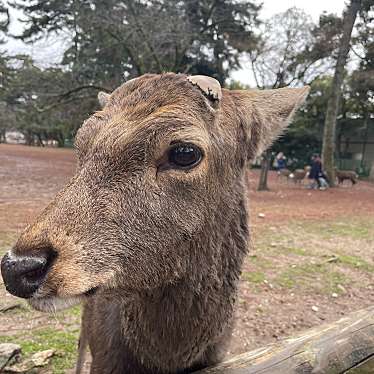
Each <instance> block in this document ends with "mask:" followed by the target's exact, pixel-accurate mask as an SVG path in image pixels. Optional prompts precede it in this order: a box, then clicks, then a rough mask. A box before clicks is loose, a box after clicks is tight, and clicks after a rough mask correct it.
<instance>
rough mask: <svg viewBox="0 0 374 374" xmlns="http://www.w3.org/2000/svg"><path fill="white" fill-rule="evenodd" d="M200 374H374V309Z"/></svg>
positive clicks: (245, 355)
mask: <svg viewBox="0 0 374 374" xmlns="http://www.w3.org/2000/svg"><path fill="white" fill-rule="evenodd" d="M198 373H201V374H312V373H313V374H369V373H370V374H373V373H374V306H373V307H370V308H367V309H363V310H360V311H358V312H355V313H352V314H350V315H348V316H347V317H344V318H342V319H340V320H339V321H336V322H334V323H330V324H325V325H322V326H319V327H316V328H314V329H312V330H309V331H307V332H304V333H302V334H300V335H298V336H296V337H291V338H289V339H285V340H282V341H280V342H277V343H275V344H270V345H267V346H265V347H263V348H260V349H257V350H255V351H251V352H247V353H244V354H241V355H239V356H236V357H234V358H232V359H230V360H228V361H225V362H223V363H221V364H219V365H217V366H215V367H211V368H208V369H205V370H201V371H199V372H198Z"/></svg>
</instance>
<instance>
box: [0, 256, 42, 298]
mask: <svg viewBox="0 0 374 374" xmlns="http://www.w3.org/2000/svg"><path fill="white" fill-rule="evenodd" d="M48 265H49V261H48V255H47V253H42V254H38V255H37V256H36V255H32V256H31V255H30V256H16V255H14V254H12V253H10V252H8V253H7V254H6V255H5V256H4V257H3V259H2V260H1V275H2V276H3V279H4V284H5V287H6V289H7V291H8V292H10V293H11V294H12V295H14V296H18V297H23V298H25V299H28V298H30V297H31V296H32V295H33V293H34V292H35V291H36V290H37V289H38V288H39V286H40V285H41V283H42V281H43V279H44V278H45V276H46V274H47V272H48V267H49V266H48Z"/></svg>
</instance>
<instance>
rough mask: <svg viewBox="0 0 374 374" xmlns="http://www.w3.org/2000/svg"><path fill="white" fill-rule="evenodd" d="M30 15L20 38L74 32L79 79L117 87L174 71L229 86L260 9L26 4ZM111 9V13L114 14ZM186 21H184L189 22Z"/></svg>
mask: <svg viewBox="0 0 374 374" xmlns="http://www.w3.org/2000/svg"><path fill="white" fill-rule="evenodd" d="M16 4H17V7H18V8H19V9H21V10H22V11H23V12H24V13H25V15H26V16H27V22H26V25H27V26H26V29H25V31H24V32H23V34H22V35H20V37H21V38H22V39H23V40H25V41H34V40H36V39H38V38H41V37H43V36H44V35H45V34H47V35H51V34H53V33H57V34H61V33H68V35H69V37H70V47H69V48H68V49H67V50H66V51H65V54H64V59H63V61H62V63H63V64H64V65H69V66H70V67H71V69H72V71H73V72H75V74H76V77H77V79H78V80H80V81H83V82H85V84H86V83H87V82H90V83H92V82H95V83H96V84H103V83H104V82H109V83H106V84H107V85H108V84H109V85H110V86H111V87H112V88H114V87H116V86H118V84H119V83H120V82H121V81H122V79H123V74H125V77H126V78H127V77H128V78H132V77H134V76H138V75H141V74H144V73H162V72H164V71H174V72H182V73H191V74H196V73H200V74H208V75H213V76H214V77H216V78H217V79H218V80H219V81H220V82H221V83H224V81H225V79H226V77H227V76H228V73H229V71H230V70H231V69H232V68H233V67H238V66H239V62H238V60H239V56H240V54H241V53H243V52H244V51H246V50H248V49H251V48H252V47H253V45H255V44H256V42H257V38H256V36H255V35H254V32H253V29H254V27H255V26H256V25H257V24H258V23H259V21H258V20H257V15H258V12H259V10H260V6H259V5H256V3H255V2H253V1H249V0H243V1H240V2H238V1H231V0H204V1H197V0H184V1H179V0H170V1H160V0H149V1H143V0H135V1H134V0H121V1H118V0H104V1H102V0H100V1H98V0H85V1H78V0H69V1H61V0H51V1H47V2H46V1H44V0H37V1H36V2H33V3H32V4H30V2H29V1H26V0H19V1H18V2H17V3H16ZM108 9H110V11H108ZM182 20H183V21H182Z"/></svg>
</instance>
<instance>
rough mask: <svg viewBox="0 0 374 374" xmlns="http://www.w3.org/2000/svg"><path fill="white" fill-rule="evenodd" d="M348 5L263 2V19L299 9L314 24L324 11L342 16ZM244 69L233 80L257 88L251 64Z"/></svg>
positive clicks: (308, 0) (318, 0)
mask: <svg viewBox="0 0 374 374" xmlns="http://www.w3.org/2000/svg"><path fill="white" fill-rule="evenodd" d="M345 6H346V4H345V1H344V0H263V7H262V12H261V17H262V18H263V19H266V18H270V17H271V16H273V15H274V14H277V13H282V12H284V11H285V10H287V9H289V8H292V7H297V8H300V9H303V10H304V11H305V13H306V14H309V15H310V16H311V17H312V19H313V21H314V22H316V23H317V22H318V19H319V16H320V14H321V13H322V12H323V11H326V12H327V13H335V14H337V15H339V16H340V15H342V12H343V9H344V8H345ZM241 63H242V69H240V70H238V71H235V72H233V73H232V74H231V78H233V79H234V80H237V81H239V82H241V83H244V84H247V85H250V86H252V87H254V86H255V82H254V78H253V76H252V74H251V69H250V67H249V63H246V62H245V61H242V62H241Z"/></svg>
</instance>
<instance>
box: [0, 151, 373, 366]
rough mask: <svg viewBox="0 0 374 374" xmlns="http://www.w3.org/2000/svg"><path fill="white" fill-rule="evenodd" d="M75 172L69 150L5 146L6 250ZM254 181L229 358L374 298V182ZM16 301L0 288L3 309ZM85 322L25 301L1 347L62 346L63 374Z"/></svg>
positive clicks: (0, 206) (1, 237) (0, 188)
mask: <svg viewBox="0 0 374 374" xmlns="http://www.w3.org/2000/svg"><path fill="white" fill-rule="evenodd" d="M74 168H75V157H74V153H73V151H72V150H67V149H61V150H60V149H43V148H33V147H25V146H15V145H2V144H0V254H1V253H4V252H5V250H6V249H7V248H9V247H10V246H11V244H12V243H13V242H14V240H15V239H16V237H17V235H18V234H19V232H20V231H21V230H22V229H23V228H24V227H25V225H26V224H27V223H28V222H30V221H31V220H32V219H33V218H34V217H35V216H36V215H37V214H38V213H39V212H40V211H41V210H42V209H43V208H44V207H45V206H46V205H47V203H48V201H49V200H50V199H51V198H52V197H53V196H54V194H55V193H56V192H57V191H58V190H59V189H60V188H61V187H62V186H63V185H64V183H65V182H66V181H67V180H68V179H69V177H70V176H71V175H72V174H73V172H74ZM257 179H258V172H257V171H251V172H249V173H248V182H249V184H250V201H251V205H250V208H251V213H250V216H251V217H250V218H251V223H252V233H253V248H252V249H251V253H250V256H249V257H248V258H247V260H246V263H245V267H244V272H243V276H242V280H241V284H240V294H239V302H238V311H237V323H236V328H235V330H234V332H233V340H232V344H231V346H230V350H229V352H228V353H229V354H234V353H235V354H236V353H241V352H243V351H246V350H249V349H254V348H255V347H257V346H260V345H263V344H266V343H268V342H271V341H274V340H277V339H280V338H283V337H286V336H288V335H292V334H293V333H294V332H296V331H299V330H302V329H305V328H307V327H310V326H314V325H318V324H320V323H322V322H325V321H332V320H335V319H337V318H339V317H340V316H341V315H343V314H346V313H348V312H350V311H352V310H357V309H360V308H363V307H365V306H368V305H371V304H373V302H374V282H373V273H374V248H373V243H374V184H370V183H368V182H363V181H360V182H359V184H358V185H357V186H355V187H353V188H350V187H346V186H345V187H340V188H336V189H331V190H328V191H310V190H306V189H305V188H304V187H300V186H295V185H293V184H286V183H281V182H280V181H278V180H277V178H276V176H275V173H271V174H270V179H269V186H270V188H271V191H269V192H257V191H256V186H257ZM260 213H261V216H262V217H260V216H259V214H260ZM14 302H17V299H15V298H13V297H11V296H9V295H7V293H6V292H5V290H4V287H3V285H2V284H0V307H2V306H4V305H9V304H12V303H14ZM78 322H79V310H77V309H75V310H73V311H70V312H66V313H62V314H58V315H56V316H46V315H44V314H41V313H36V312H34V311H31V310H29V309H28V308H27V306H25V305H24V304H22V306H21V308H18V309H16V310H14V311H8V312H6V313H1V312H0V326H1V329H0V342H1V341H2V340H3V341H9V340H11V341H12V340H17V341H18V342H19V341H20V339H21V341H23V342H27V344H28V345H27V344H26V343H25V347H26V352H32V351H33V350H35V349H38V347H55V348H56V349H57V350H60V356H59V357H58V358H56V359H54V360H53V367H51V368H50V371H49V372H54V373H63V372H64V370H65V369H66V368H68V367H71V366H72V362H73V360H74V351H75V340H76V337H77V334H78ZM30 342H32V343H34V345H32V344H31V343H30ZM29 343H30V344H29ZM66 350H67V351H68V353H66ZM64 351H65V353H64Z"/></svg>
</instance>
